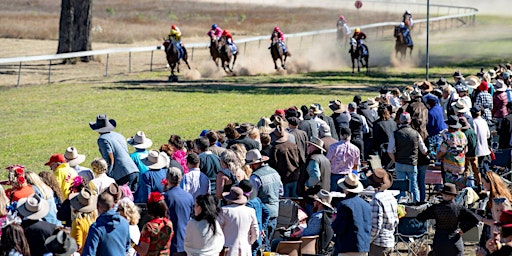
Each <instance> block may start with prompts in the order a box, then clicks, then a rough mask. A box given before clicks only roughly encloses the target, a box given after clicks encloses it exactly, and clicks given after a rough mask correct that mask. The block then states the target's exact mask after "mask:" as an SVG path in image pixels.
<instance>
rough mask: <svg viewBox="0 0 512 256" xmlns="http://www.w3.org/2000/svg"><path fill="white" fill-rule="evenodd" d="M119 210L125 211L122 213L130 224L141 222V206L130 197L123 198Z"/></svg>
mask: <svg viewBox="0 0 512 256" xmlns="http://www.w3.org/2000/svg"><path fill="white" fill-rule="evenodd" d="M117 210H118V211H122V212H123V214H122V215H123V216H124V217H125V218H126V219H127V220H128V223H130V225H137V224H138V223H139V219H140V212H139V207H138V206H137V205H135V204H134V203H133V202H132V201H131V200H129V199H128V198H123V199H121V200H120V201H119V204H118V206H117Z"/></svg>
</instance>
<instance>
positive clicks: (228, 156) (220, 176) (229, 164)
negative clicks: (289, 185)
mask: <svg viewBox="0 0 512 256" xmlns="http://www.w3.org/2000/svg"><path fill="white" fill-rule="evenodd" d="M220 164H221V167H222V169H221V170H220V172H219V173H217V181H216V190H215V191H216V195H217V198H218V199H222V193H223V192H229V190H230V189H231V187H232V186H233V185H238V182H239V181H241V180H244V179H247V178H248V177H247V175H246V174H245V172H244V171H243V170H242V165H241V162H240V159H238V156H237V155H236V154H235V152H233V150H231V149H228V150H226V151H224V152H223V153H222V154H221V156H220Z"/></svg>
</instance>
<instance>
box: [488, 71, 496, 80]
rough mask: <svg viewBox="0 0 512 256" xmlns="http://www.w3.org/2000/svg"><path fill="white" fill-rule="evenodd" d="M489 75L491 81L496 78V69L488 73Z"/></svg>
mask: <svg viewBox="0 0 512 256" xmlns="http://www.w3.org/2000/svg"><path fill="white" fill-rule="evenodd" d="M487 74H489V76H490V77H491V79H494V78H496V70H494V69H489V71H487Z"/></svg>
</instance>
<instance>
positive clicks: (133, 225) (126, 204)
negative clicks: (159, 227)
mask: <svg viewBox="0 0 512 256" xmlns="http://www.w3.org/2000/svg"><path fill="white" fill-rule="evenodd" d="M117 211H118V212H119V214H120V215H121V216H123V217H124V218H125V219H126V220H127V221H128V224H130V240H131V242H132V243H131V244H132V246H133V245H134V244H139V240H140V230H139V227H138V226H137V224H138V223H139V220H140V213H139V211H140V209H139V207H138V206H136V205H135V204H134V203H133V202H132V201H130V199H128V198H123V199H121V200H119V204H118V206H117ZM136 255H137V251H135V249H134V248H133V247H130V249H129V250H128V253H127V254H126V256H136Z"/></svg>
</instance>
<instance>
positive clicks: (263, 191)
mask: <svg viewBox="0 0 512 256" xmlns="http://www.w3.org/2000/svg"><path fill="white" fill-rule="evenodd" d="M266 161H268V157H267V156H262V155H261V153H260V152H259V151H258V150H256V149H253V150H249V151H247V156H246V158H245V164H246V165H249V166H250V167H251V169H252V170H253V172H252V174H251V177H250V181H251V184H252V187H253V193H254V194H255V195H256V196H258V197H259V198H260V199H261V201H262V202H263V203H264V204H265V206H266V207H267V208H268V209H269V211H270V219H269V222H268V225H267V229H266V230H264V232H265V243H264V244H265V250H266V251H270V241H271V239H272V237H273V236H274V231H275V229H276V225H277V216H278V214H279V196H280V195H282V192H283V184H282V183H281V177H280V176H279V173H277V171H276V170H274V169H272V167H270V166H268V165H267V164H265V162H266Z"/></svg>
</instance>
